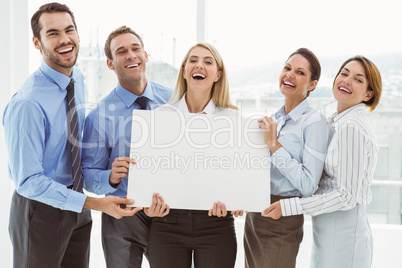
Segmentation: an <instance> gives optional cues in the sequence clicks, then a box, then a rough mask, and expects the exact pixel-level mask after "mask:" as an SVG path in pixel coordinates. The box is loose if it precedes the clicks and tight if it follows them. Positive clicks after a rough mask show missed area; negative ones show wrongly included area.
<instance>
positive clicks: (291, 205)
mask: <svg viewBox="0 0 402 268" xmlns="http://www.w3.org/2000/svg"><path fill="white" fill-rule="evenodd" d="M280 203H281V210H282V216H284V217H286V216H292V215H300V214H303V208H302V206H301V205H300V198H299V197H294V198H287V199H281V200H280Z"/></svg>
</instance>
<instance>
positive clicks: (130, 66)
mask: <svg viewBox="0 0 402 268" xmlns="http://www.w3.org/2000/svg"><path fill="white" fill-rule="evenodd" d="M134 67H138V64H132V65H128V66H127V68H134Z"/></svg>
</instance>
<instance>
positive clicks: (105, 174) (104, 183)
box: [99, 170, 116, 194]
mask: <svg viewBox="0 0 402 268" xmlns="http://www.w3.org/2000/svg"><path fill="white" fill-rule="evenodd" d="M111 172H112V170H104V171H102V172H101V174H100V181H99V182H100V186H101V188H102V190H103V191H102V192H104V193H103V194H110V193H113V192H115V191H116V188H115V187H113V186H112V185H110V183H109V177H110V173H111Z"/></svg>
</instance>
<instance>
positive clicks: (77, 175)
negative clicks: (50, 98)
mask: <svg viewBox="0 0 402 268" xmlns="http://www.w3.org/2000/svg"><path fill="white" fill-rule="evenodd" d="M67 108H68V109H67V124H68V140H69V141H70V145H71V160H72V168H73V169H72V171H73V190H74V191H77V192H82V187H83V180H82V171H81V157H80V147H79V143H80V140H79V136H78V117H77V109H76V107H75V100H74V79H71V81H70V84H68V86H67Z"/></svg>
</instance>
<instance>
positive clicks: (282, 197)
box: [271, 194, 300, 204]
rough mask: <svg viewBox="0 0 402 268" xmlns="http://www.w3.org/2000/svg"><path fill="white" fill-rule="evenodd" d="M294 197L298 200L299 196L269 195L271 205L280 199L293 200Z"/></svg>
mask: <svg viewBox="0 0 402 268" xmlns="http://www.w3.org/2000/svg"><path fill="white" fill-rule="evenodd" d="M294 197H299V198H300V196H279V195H273V194H271V204H272V203H275V202H276V201H279V200H281V199H289V198H294Z"/></svg>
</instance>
